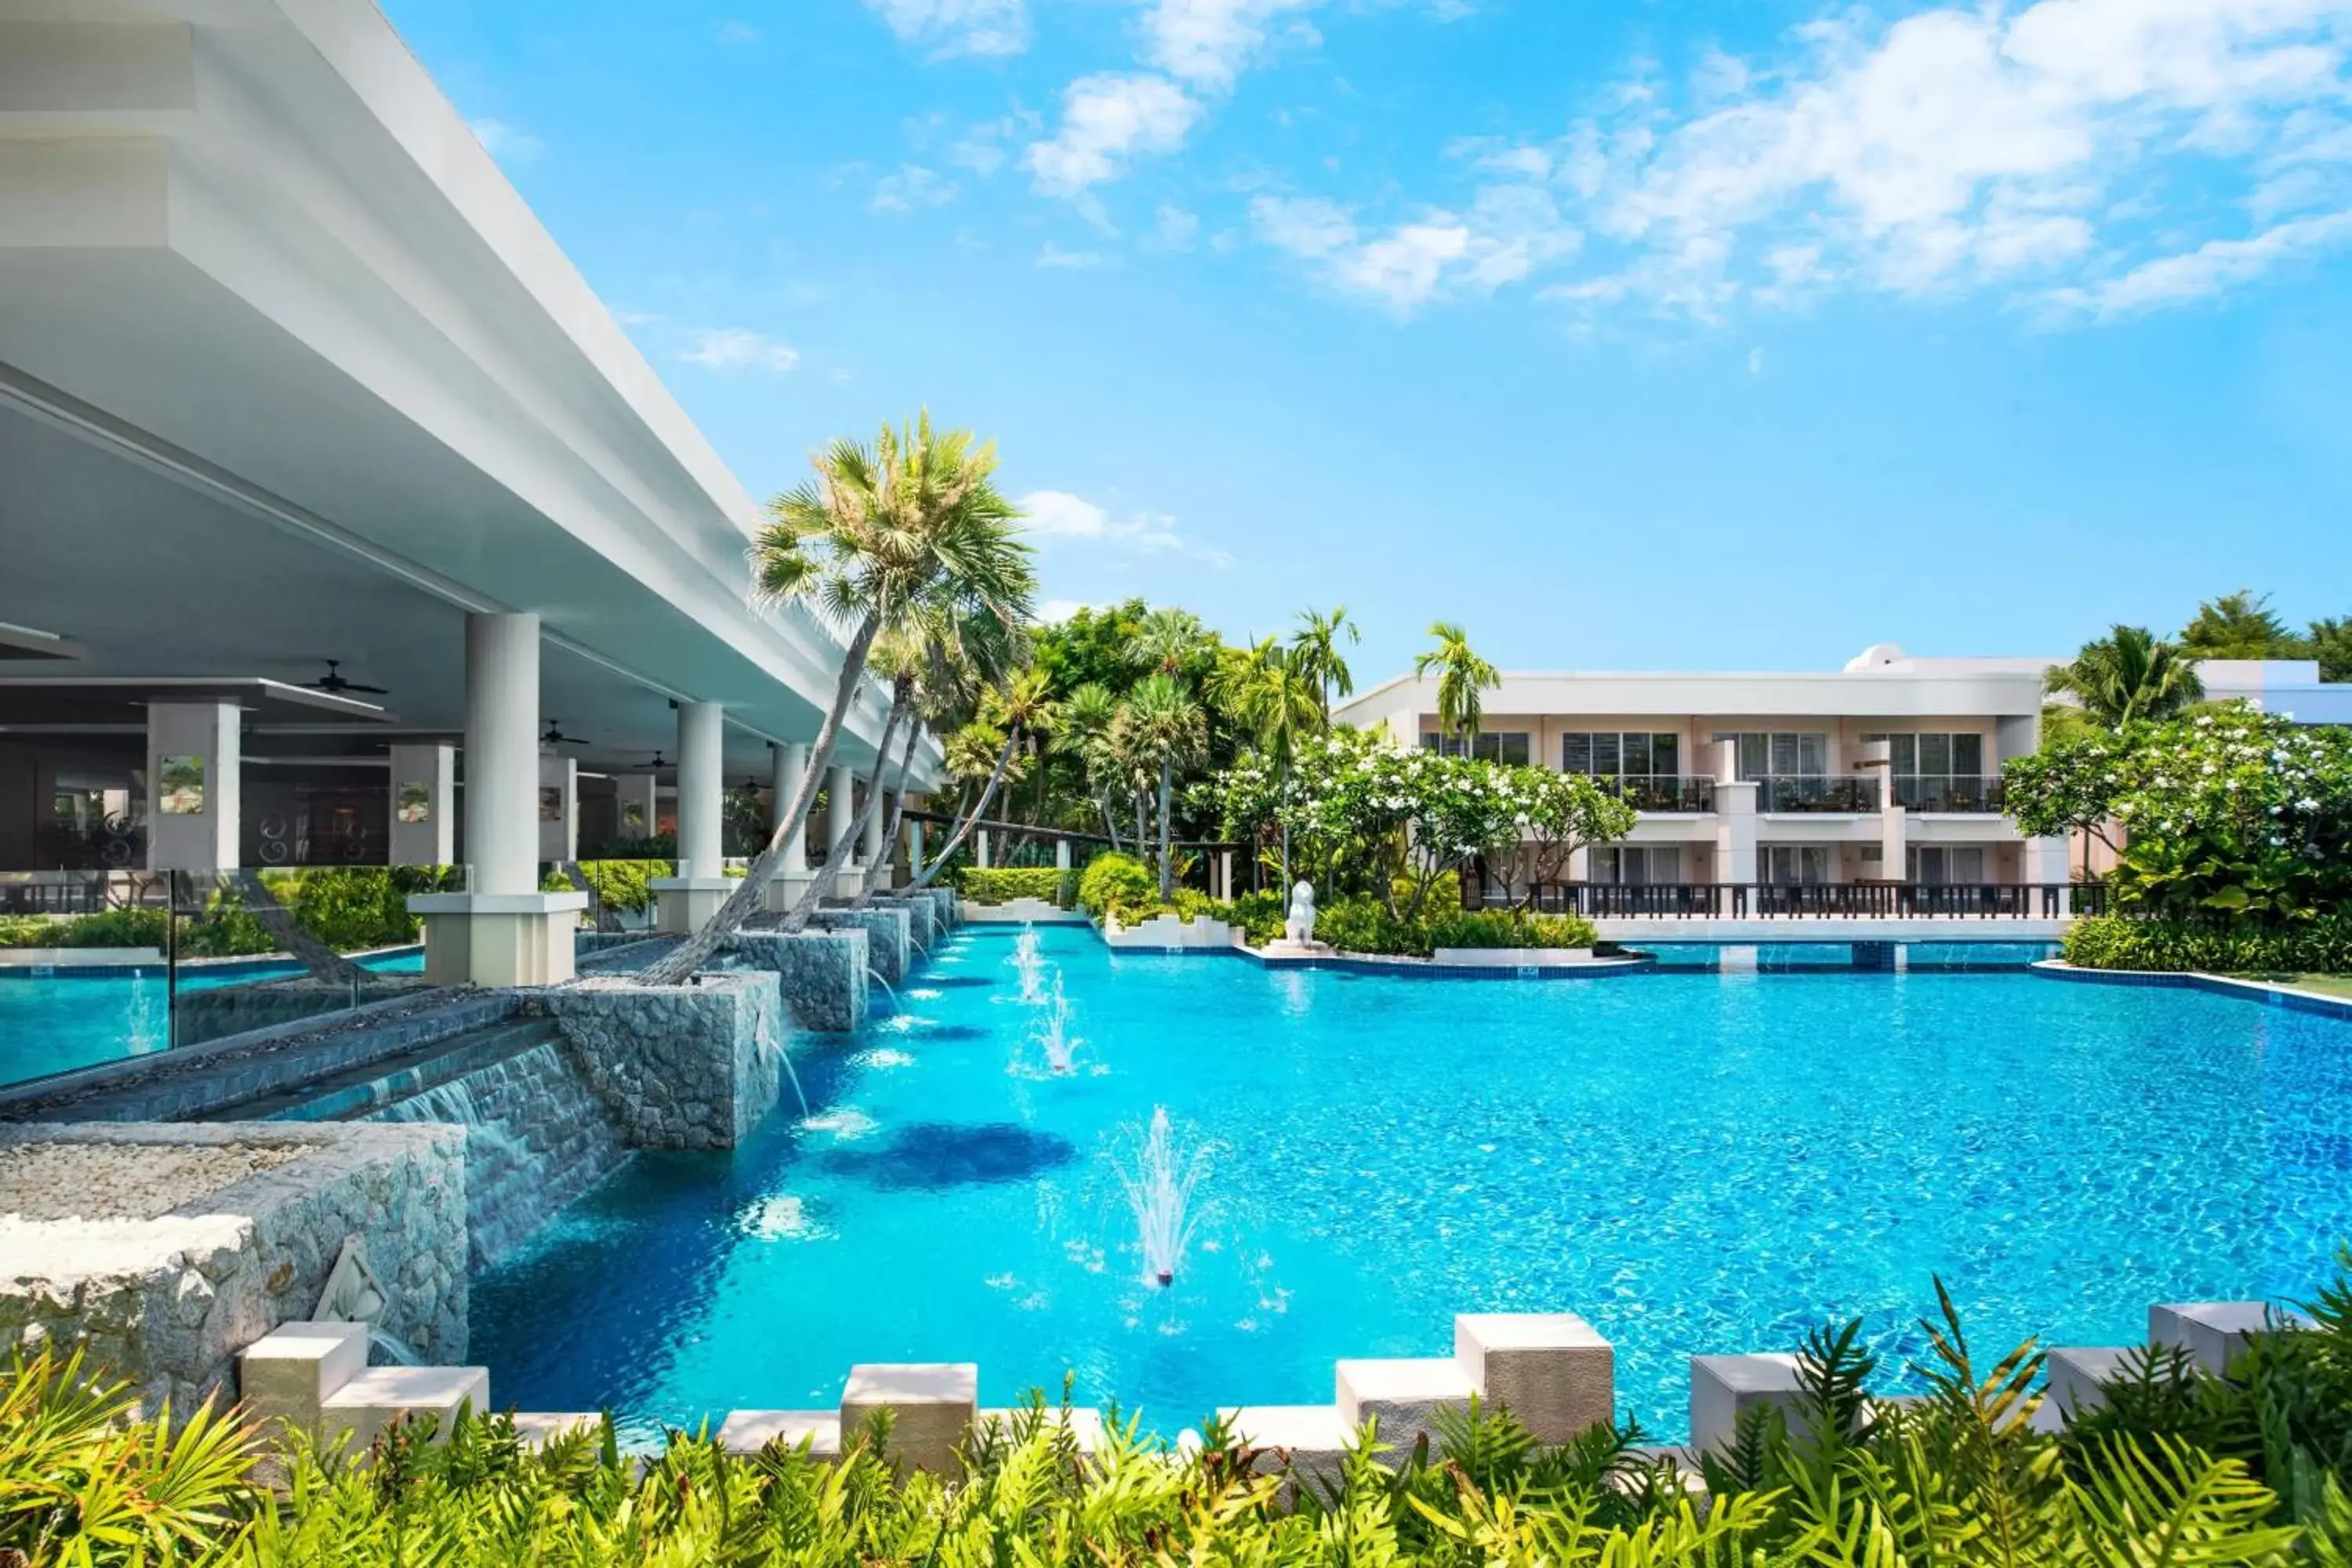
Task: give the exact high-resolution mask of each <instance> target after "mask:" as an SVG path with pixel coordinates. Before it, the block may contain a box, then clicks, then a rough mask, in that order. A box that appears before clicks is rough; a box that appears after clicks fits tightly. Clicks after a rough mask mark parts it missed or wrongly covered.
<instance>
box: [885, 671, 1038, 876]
mask: <svg viewBox="0 0 2352 1568" xmlns="http://www.w3.org/2000/svg"><path fill="white" fill-rule="evenodd" d="M1056 712H1057V709H1056V707H1055V702H1054V700H1053V684H1052V682H1051V681H1050V680H1049V679H1048V678H1047V677H1046V674H1045V671H1044V670H1042V669H1039V668H1036V667H1034V665H1033V666H1031V667H1030V668H1025V669H1019V670H1015V671H1013V674H1011V675H1010V676H1008V677H1006V678H1005V679H1004V680H1003V682H1002V683H1000V684H998V685H996V686H994V687H992V688H991V689H989V690H988V692H987V693H986V694H985V695H983V696H982V699H981V703H980V718H979V720H978V725H979V726H980V727H982V728H984V730H986V731H991V732H993V733H997V734H1001V735H1003V737H1004V740H1003V744H1002V745H1001V746H999V747H998V748H997V752H996V760H995V763H994V764H993V765H992V767H991V769H990V770H989V773H988V775H987V778H986V782H984V783H983V784H982V785H981V790H980V798H979V799H978V800H976V801H974V802H972V805H971V810H970V811H969V812H966V813H964V814H962V820H961V822H959V823H957V825H956V826H955V830H954V831H953V832H952V833H950V835H949V836H948V841H947V842H946V843H945V844H943V845H941V846H940V854H939V858H938V859H936V860H933V861H932V862H931V863H930V865H929V866H927V867H925V868H923V870H922V871H921V872H919V874H917V876H916V877H915V879H914V881H913V884H912V885H913V886H915V887H918V888H926V887H929V885H930V881H931V879H932V878H933V877H934V876H936V875H938V873H939V869H940V867H942V866H944V865H946V864H947V863H948V857H949V856H950V855H952V854H954V853H955V852H956V850H957V849H959V848H961V847H962V845H963V841H964V840H965V839H966V838H968V837H971V831H972V829H973V828H974V827H976V826H979V825H980V822H981V820H982V818H983V817H985V816H987V815H988V807H989V804H990V803H991V802H992V801H993V800H995V798H996V792H997V790H998V789H999V788H1001V787H1002V786H1003V783H1004V775H1005V773H1007V772H1008V771H1010V770H1011V768H1012V766H1013V758H1014V757H1015V756H1017V755H1019V754H1021V752H1023V750H1024V748H1025V747H1026V746H1027V744H1028V743H1029V742H1030V740H1031V738H1032V737H1033V736H1037V735H1042V734H1045V733H1048V732H1050V731H1052V730H1053V728H1054V725H1055V715H1056ZM972 730H973V726H966V728H965V730H964V731H961V733H960V735H959V737H958V740H959V741H961V739H962V738H963V737H964V736H969V735H971V733H972ZM956 743H957V742H950V747H952V746H954V745H955V744H956Z"/></svg>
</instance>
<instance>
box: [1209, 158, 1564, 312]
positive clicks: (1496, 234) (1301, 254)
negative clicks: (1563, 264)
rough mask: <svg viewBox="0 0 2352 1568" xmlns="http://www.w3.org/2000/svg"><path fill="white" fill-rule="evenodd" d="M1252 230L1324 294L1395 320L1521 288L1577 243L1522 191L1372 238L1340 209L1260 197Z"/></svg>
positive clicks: (1530, 190) (1487, 193) (1317, 201)
mask: <svg viewBox="0 0 2352 1568" xmlns="http://www.w3.org/2000/svg"><path fill="white" fill-rule="evenodd" d="M1250 222H1251V226H1253V228H1254V229H1255V231H1256V233H1257V237H1258V238H1259V239H1260V240H1262V241H1263V242H1265V244H1267V245H1270V246H1272V247H1275V248H1276V249H1277V250H1283V251H1287V252H1288V253H1289V254H1291V255H1292V256H1295V257H1297V258H1300V259H1302V260H1305V261H1307V262H1308V263H1309V264H1310V265H1311V268H1312V270H1314V271H1315V273H1316V274H1317V275H1318V277H1319V278H1320V279H1322V280H1323V281H1324V283H1326V284H1327V285H1328V286H1329V287H1330V288H1332V289H1336V290H1338V291H1339V292H1340V293H1343V294H1351V295H1357V296H1360V297H1363V298H1366V299H1369V300H1373V301H1375V302H1376V303H1379V304H1381V305H1384V306H1386V307H1387V308H1389V309H1390V310H1394V311H1396V312H1397V313H1398V314H1400V315H1409V314H1411V313H1412V311H1414V310H1418V309H1420V308H1421V307H1422V306H1423V305H1426V304H1428V303H1430V302H1431V301H1432V300H1437V299H1440V298H1450V297H1454V296H1460V295H1466V294H1489V293H1492V292H1494V290H1496V289H1498V288H1501V287H1503V286H1504V285H1506V284H1509V283H1516V282H1518V281H1520V280H1521V279H1525V278H1527V277H1528V275H1529V274H1530V273H1532V272H1534V271H1535V270H1536V269H1537V268H1539V267H1543V266H1546V265H1549V264H1550V263H1551V262H1553V261H1556V260H1557V259H1559V258H1561V257H1563V256H1566V255H1568V254H1570V252H1572V251H1573V250H1575V248H1576V247H1577V245H1578V243H1579V238H1580V237H1579V235H1578V234H1577V231H1576V230H1575V229H1574V228H1573V227H1572V226H1570V225H1569V224H1568V223H1567V222H1566V221H1565V220H1564V219H1563V218H1562V217H1561V216H1560V212H1559V206H1558V205H1557V204H1556V203H1555V202H1554V201H1553V200H1552V198H1551V197H1550V196H1549V195H1548V194H1547V193H1545V192H1544V191H1543V190H1542V189H1540V188H1539V187H1537V186H1532V185H1523V184H1522V185H1490V186H1486V187H1484V188H1482V189H1481V190H1479V191H1478V192H1477V193H1476V195H1475V197H1474V198H1473V200H1472V201H1471V204H1470V205H1469V207H1468V208H1467V209H1466V210H1465V211H1464V212H1460V213H1454V212H1449V211H1445V210H1444V209H1436V208H1433V209H1431V210H1430V211H1428V212H1425V213H1423V214H1422V215H1420V216H1418V217H1416V218H1414V219H1412V220H1410V221H1407V222H1404V223H1400V224H1396V225H1393V226H1391V227H1389V228H1387V229H1385V230H1382V231H1379V232H1375V233H1371V234H1366V233H1365V232H1363V231H1362V230H1361V229H1360V228H1359V226H1358V225H1357V223H1356V219H1355V216H1354V215H1353V214H1351V213H1349V211H1348V210H1347V209H1346V208H1344V207H1341V206H1339V205H1337V204H1335V203H1332V202H1328V201H1325V200H1323V199H1321V198H1319V197H1312V196H1308V197H1289V196H1259V197H1258V198H1256V199H1255V201H1253V202H1252V203H1251V204H1250Z"/></svg>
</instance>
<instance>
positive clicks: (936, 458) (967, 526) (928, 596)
mask: <svg viewBox="0 0 2352 1568" xmlns="http://www.w3.org/2000/svg"><path fill="white" fill-rule="evenodd" d="M810 463H811V466H812V467H813V468H814V469H815V470H816V473H815V476H814V479H810V480H807V481H805V482H803V484H802V485H800V486H799V487H798V488H796V489H793V490H791V491H788V492H787V493H785V494H784V495H782V496H779V497H778V498H777V499H776V500H774V501H772V502H771V503H770V504H769V508H768V515H769V522H768V526H767V527H766V528H764V529H763V530H761V532H760V534H759V536H758V538H757V539H756V540H755V541H754V542H753V543H752V545H751V578H752V583H751V598H752V601H753V603H755V604H759V605H776V604H782V603H784V602H786V601H799V602H804V603H813V604H814V605H816V606H817V607H818V608H819V609H820V610H821V611H822V612H823V613H824V614H825V615H826V616H829V617H830V618H831V619H833V620H834V621H835V622H836V623H838V624H840V625H842V626H846V627H847V628H849V641H848V646H847V647H846V648H845V650H844V652H843V654H842V661H841V677H840V680H839V682H838V684H837V685H836V687H835V691H834V698H833V704H832V706H831V707H830V708H828V709H827V710H825V716H824V723H823V724H822V725H821V726H820V727H819V729H818V731H817V736H816V742H815V743H814V746H812V747H811V749H810V755H809V763H808V769H807V771H806V772H805V773H803V774H802V775H801V779H800V782H799V784H797V785H795V786H794V788H793V797H792V803H791V805H789V806H787V807H786V808H785V809H784V810H783V811H782V813H780V814H779V815H778V820H777V823H776V826H775V831H774V832H773V834H772V835H771V837H769V840H768V847H766V848H765V849H763V850H761V852H760V855H759V858H757V859H755V860H753V861H752V862H751V870H750V872H749V874H748V875H746V876H745V877H744V879H743V883H742V886H740V888H738V889H735V891H734V892H733V893H732V894H731V895H730V897H729V898H728V900H727V901H726V903H725V904H723V905H721V906H720V908H719V912H718V913H716V914H714V915H713V916H711V917H710V919H709V921H705V922H704V923H703V926H702V929H701V930H700V931H696V932H695V933H694V934H693V935H692V936H691V937H688V939H687V940H686V941H685V942H681V943H679V944H678V946H677V949H676V950H675V951H673V952H671V953H669V954H668V956H667V957H666V958H664V959H662V960H661V961H660V962H659V963H656V964H654V965H653V966H652V967H651V968H649V969H648V970H647V971H646V977H647V978H648V979H650V980H651V981H653V982H654V983H656V984H671V985H676V984H684V983H685V982H686V981H687V980H688V978H689V977H690V976H691V975H693V973H695V972H696V971H697V970H698V969H700V968H701V967H702V966H703V965H704V964H705V963H709V960H710V957H711V955H712V954H713V953H715V952H717V951H718V949H719V943H720V942H722V941H724V940H725V939H726V938H727V936H728V935H729V934H730V932H733V931H738V930H740V928H741V927H742V924H743V922H744V921H746V920H748V919H750V918H751V912H752V911H753V910H756V909H758V908H759V907H760V903H761V900H762V899H763V898H764V897H765V896H766V892H767V887H768V884H769V883H770V882H771V881H772V880H773V879H774V878H775V875H776V873H777V871H778V870H779V869H780V868H782V864H783V858H784V846H785V845H787V844H789V843H790V842H792V840H793V837H794V836H795V835H796V834H799V833H800V832H802V831H803V829H804V828H805V827H806V826H807V824H808V816H809V808H810V806H811V805H813V804H814V801H815V796H816V784H817V781H818V780H819V779H821V778H823V777H824V773H825V770H826V769H827V768H828V767H830V766H831V765H832V762H833V753H834V752H835V749H836V748H837V747H838V745H839V744H840V741H841V727H842V722H843V721H844V719H845V717H846V715H847V713H848V710H849V704H850V701H851V700H852V699H853V698H855V697H856V693H857V691H858V689H859V687H860V685H861V684H862V682H863V681H864V679H865V677H866V659H867V656H868V655H869V653H870V652H871V650H872V649H873V647H874V642H875V639H876V638H877V637H880V636H881V635H882V634H883V633H884V632H886V631H899V630H903V629H905V628H907V627H909V626H914V625H917V624H919V622H920V621H921V620H922V618H923V617H924V616H927V615H936V614H939V613H940V612H941V611H942V610H944V609H948V608H955V609H961V610H964V611H976V612H980V613H984V614H986V615H988V616H992V617H994V618H995V619H996V620H998V621H1000V622H1002V623H1003V624H1005V625H1007V626H1023V625H1026V624H1027V623H1028V621H1029V620H1030V618H1031V616H1032V614H1033V601H1034V597H1035V595H1036V586H1037V578H1036V572H1035V569H1034V563H1033V561H1032V558H1031V554H1030V551H1029V547H1028V545H1027V544H1026V543H1024V542H1023V540H1022V538H1021V536H1020V533H1019V531H1017V530H1016V529H1015V527H1014V526H1013V525H1014V524H1015V523H1016V522H1017V521H1019V519H1020V516H1021V513H1020V511H1019V510H1018V509H1016V508H1015V507H1014V506H1013V504H1012V503H1011V502H1010V501H1008V500H1005V499H1004V498H1003V496H1002V495H1000V494H999V493H998V492H997V489H996V487H995V485H994V483H993V482H992V477H993V475H994V473H995V470H996V450H995V447H992V446H991V445H989V444H987V443H983V442H977V441H975V440H974V439H973V437H972V436H971V433H970V432H968V431H962V430H950V431H945V432H935V431H934V430H933V429H932V428H931V421H930V416H929V413H925V414H924V415H922V416H920V418H919V420H918V421H917V423H916V425H915V427H914V428H913V429H911V430H906V431H898V430H893V429H891V428H890V427H889V426H884V427H883V429H882V431H881V434H880V436H879V437H877V440H876V442H875V444H874V446H873V447H870V448H869V447H865V446H862V445H860V444H859V443H857V442H856V441H853V440H849V439H847V438H843V439H841V440H837V441H835V442H834V444H833V445H832V446H831V447H827V448H826V449H825V450H824V451H823V452H820V453H818V454H816V455H815V456H814V458H811V459H810Z"/></svg>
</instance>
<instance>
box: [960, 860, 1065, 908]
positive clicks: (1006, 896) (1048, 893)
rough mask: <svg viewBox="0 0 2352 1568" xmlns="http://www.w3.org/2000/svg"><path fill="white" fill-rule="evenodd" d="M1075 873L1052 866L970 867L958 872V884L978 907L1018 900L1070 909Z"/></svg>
mask: <svg viewBox="0 0 2352 1568" xmlns="http://www.w3.org/2000/svg"><path fill="white" fill-rule="evenodd" d="M1076 880H1077V873H1076V872H1075V871H1058V870H1055V868H1053V867H1051V866H988V867H982V866H966V867H965V868H962V869H961V871H959V872H957V873H956V885H957V887H959V888H960V889H962V892H963V896H964V897H965V898H967V899H970V900H971V901H972V902H973V903H975V904H1009V903H1011V902H1012V901H1013V900H1015V899H1040V900H1044V901H1045V902H1046V903H1049V904H1058V905H1060V906H1061V907H1062V908H1064V909H1068V908H1069V907H1070V896H1071V889H1072V885H1073V884H1074V883H1075V882H1076Z"/></svg>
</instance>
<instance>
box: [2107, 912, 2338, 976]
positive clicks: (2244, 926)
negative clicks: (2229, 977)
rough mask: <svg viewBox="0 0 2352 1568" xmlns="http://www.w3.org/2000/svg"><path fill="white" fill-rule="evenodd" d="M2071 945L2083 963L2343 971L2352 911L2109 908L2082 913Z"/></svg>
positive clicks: (2185, 968) (2247, 970)
mask: <svg viewBox="0 0 2352 1568" xmlns="http://www.w3.org/2000/svg"><path fill="white" fill-rule="evenodd" d="M2064 952H2065V956H2066V962H2067V963H2071V964H2073V965H2074V967H2076V968H2077V969H2137V970H2156V971H2164V972H2168V973H2186V972H2188V971H2190V970H2204V971H2208V972H2210V973H2224V974H2244V973H2296V974H2309V973H2321V974H2340V973H2352V916H2345V915H2325V916H2322V917H2320V918H2319V919H2316V920H2310V921H2293V922H2289V923H2281V924H2273V923H2269V922H2256V921H2154V920H2137V919H2134V918H2132V917H2130V916H2127V915H2108V916H2105V917H2102V918H2099V919H2096V920H2083V921H2075V922H2074V925H2073V926H2072V927H2071V928H2069V929H2068V931H2067V932H2066V941H2065V948H2064Z"/></svg>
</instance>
